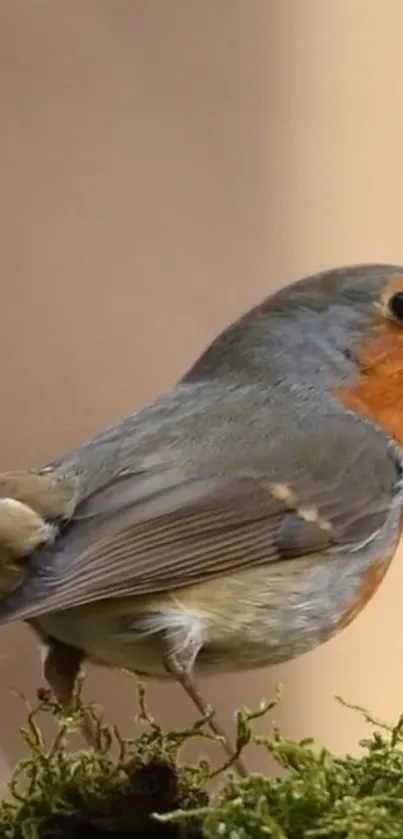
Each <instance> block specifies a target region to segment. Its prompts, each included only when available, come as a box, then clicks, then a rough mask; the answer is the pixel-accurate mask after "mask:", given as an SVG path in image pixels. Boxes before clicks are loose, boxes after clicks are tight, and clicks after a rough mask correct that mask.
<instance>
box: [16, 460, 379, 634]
mask: <svg viewBox="0 0 403 839" xmlns="http://www.w3.org/2000/svg"><path fill="white" fill-rule="evenodd" d="M177 479H178V475H176V477H175V479H173V477H172V475H170V474H169V471H168V473H161V475H160V476H159V479H154V483H153V491H152V492H149V493H144V492H142V490H141V483H142V476H139V475H127V476H123V477H121V478H120V479H119V480H118V481H115V483H114V485H111V484H109V485H108V486H107V487H105V489H104V490H100V491H98V492H97V493H96V494H95V495H94V497H93V498H90V499H89V500H88V501H86V502H84V503H83V504H82V505H81V506H80V507H79V508H78V509H77V515H76V517H75V519H73V521H72V523H71V524H70V525H69V526H68V527H67V529H66V530H65V532H64V534H63V535H62V536H61V537H60V539H59V540H58V542H57V544H56V545H55V546H51V547H49V548H48V549H47V550H46V551H45V552H44V551H41V552H40V553H39V554H38V555H37V557H36V558H35V561H34V562H33V563H32V566H31V572H30V573H29V575H28V577H27V579H26V580H25V581H24V582H23V583H22V585H21V586H19V587H18V588H17V589H16V590H15V591H14V592H13V593H12V594H11V595H9V596H7V597H6V598H4V599H3V600H2V601H1V603H0V621H4V620H17V619H27V618H30V617H35V616H37V615H39V614H45V613H49V612H51V611H57V610H61V609H67V608H72V607H75V606H78V605H83V604H84V603H87V602H90V601H93V600H96V599H106V598H114V597H128V596H136V595H146V594H150V593H152V592H158V591H166V590H169V589H172V588H177V587H184V586H187V585H191V584H195V583H198V582H201V581H203V580H206V579H211V578H214V577H216V576H222V575H226V574H230V573H231V572H234V571H237V570H238V571H239V570H242V569H244V568H247V567H253V566H255V567H257V566H261V565H265V564H267V563H269V562H276V561H280V560H286V559H288V558H290V557H297V556H302V555H304V554H309V553H312V552H315V551H317V550H323V549H326V548H329V547H331V546H332V545H334V546H336V547H337V546H338V545H340V544H343V543H344V544H345V543H347V542H354V541H356V540H357V538H362V537H364V538H365V537H368V536H369V535H371V533H373V532H374V531H375V530H376V528H377V527H379V526H380V525H381V524H382V522H383V521H384V520H385V517H386V515H387V510H388V508H389V503H390V499H389V497H388V498H386V497H383V496H380V497H377V498H376V499H375V501H374V499H372V501H371V503H364V500H363V499H362V497H361V498H360V499H358V500H357V501H356V502H354V500H352V499H351V498H350V499H348V502H349V503H348V506H347V502H346V500H345V496H344V500H343V498H342V497H340V498H337V493H335V491H334V488H333V489H332V490H331V492H330V495H329V493H328V492H327V489H326V487H324V486H318V485H317V483H315V488H314V489H313V485H312V486H311V487H309V485H306V486H305V487H304V490H303V493H302V488H301V489H300V490H299V492H298V494H296V493H295V492H294V491H293V489H292V488H290V487H287V486H284V485H282V484H269V483H268V482H267V480H266V479H264V478H263V476H252V477H249V476H246V477H238V478H211V479H205V480H194V481H189V480H188V481H184V480H182V481H178V480H177ZM146 480H147V478H146ZM139 485H140V487H139ZM164 486H165V488H164ZM321 510H323V511H330V510H331V512H332V518H330V517H329V516H328V517H327V519H326V518H325V517H324V515H325V514H324V513H323V514H322V513H321ZM336 521H337V526H335V522H336Z"/></svg>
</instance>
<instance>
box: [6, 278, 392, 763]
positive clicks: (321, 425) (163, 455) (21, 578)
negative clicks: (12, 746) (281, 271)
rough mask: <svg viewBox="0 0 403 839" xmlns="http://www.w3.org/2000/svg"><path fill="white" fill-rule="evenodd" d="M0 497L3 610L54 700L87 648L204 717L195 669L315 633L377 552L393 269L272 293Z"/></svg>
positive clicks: (388, 471) (263, 655)
mask: <svg viewBox="0 0 403 839" xmlns="http://www.w3.org/2000/svg"><path fill="white" fill-rule="evenodd" d="M0 499H1V502H0V624H7V623H11V622H13V621H25V622H27V623H28V624H29V625H30V626H31V627H32V629H33V630H34V631H35V632H36V634H37V635H38V637H39V639H40V641H41V644H43V645H44V647H45V649H46V651H47V652H46V656H45V665H44V668H45V676H46V678H47V680H48V682H49V684H50V686H51V688H52V689H53V691H54V693H55V695H56V697H57V698H58V701H60V702H61V703H62V704H63V705H64V706H65V707H66V706H68V704H69V702H70V701H71V696H72V690H73V687H74V682H75V679H76V677H77V674H78V672H79V670H80V668H81V666H82V665H83V663H84V662H85V661H86V660H89V661H95V662H97V663H98V664H101V665H104V666H106V667H110V668H118V669H123V670H126V671H129V672H132V673H134V674H136V675H137V676H139V677H149V678H156V679H160V680H165V679H173V680H176V681H177V682H179V683H180V684H181V685H182V687H183V688H184V689H185V691H186V692H187V694H188V695H189V697H190V698H191V699H192V700H193V702H194V703H195V705H196V706H197V708H198V709H199V711H201V712H202V713H206V712H207V709H208V705H207V703H206V702H205V699H204V696H203V694H202V692H201V690H200V687H199V677H200V676H203V675H210V674H225V673H230V672H241V671H251V670H255V669H258V668H265V667H269V666H272V665H276V664H279V663H281V662H286V661H290V660H292V659H295V658H296V657H298V656H299V655H301V654H303V653H306V652H308V651H309V650H312V649H313V648H315V647H316V646H318V645H319V644H322V643H324V642H326V641H327V640H329V639H331V638H332V637H334V636H335V635H336V634H338V633H339V632H340V631H341V630H343V629H344V628H346V627H347V626H349V625H350V624H351V622H352V621H353V620H354V619H355V618H356V617H357V616H358V615H359V614H360V612H361V611H362V609H363V608H364V607H365V606H366V604H367V603H368V602H369V600H370V599H371V598H372V596H373V595H374V594H375V592H376V590H377V589H378V587H379V585H380V584H381V582H382V580H383V578H384V576H385V574H386V572H387V570H388V568H389V566H390V563H391V561H392V558H393V556H394V554H395V552H396V549H397V546H398V544H399V540H400V537H401V532H402V509H403V266H399V265H393V264H390V265H389V264H360V265H352V266H345V267H337V268H331V269H327V270H324V271H322V272H320V273H317V274H314V275H311V276H308V277H304V278H302V279H299V280H297V281H294V282H291V283H290V284H288V285H287V286H284V287H282V288H279V289H277V290H275V291H273V292H272V293H271V294H270V295H269V296H267V297H266V298H265V299H264V300H263V301H262V302H260V303H258V304H257V305H255V306H254V307H253V308H252V309H250V310H249V311H247V312H246V313H245V314H243V315H242V316H240V317H239V318H238V319H237V320H236V321H234V322H233V323H232V324H230V325H229V326H227V327H225V328H224V329H223V331H222V332H221V333H220V334H219V335H218V336H217V337H216V338H215V339H214V340H213V341H212V343H211V344H210V345H209V346H207V348H206V349H205V350H204V351H203V352H202V353H201V355H200V356H199V357H198V358H197V359H196V360H195V361H194V362H193V364H192V365H191V366H190V368H189V369H188V370H187V371H186V372H185V373H184V375H183V376H182V377H181V378H180V379H179V381H177V382H176V383H175V384H174V386H173V387H172V388H171V389H170V390H167V391H166V392H163V393H161V394H160V395H158V396H157V398H156V399H154V400H153V401H151V402H150V403H148V404H146V405H144V406H142V407H140V408H138V409H136V410H135V412H134V413H132V414H131V415H130V416H128V417H126V418H124V419H123V420H122V421H120V422H117V423H116V424H114V425H113V426H111V427H109V428H107V429H106V430H105V431H103V432H102V433H100V434H98V435H97V436H96V437H95V438H94V439H92V440H90V441H88V442H86V443H84V444H82V445H81V446H79V447H78V448H76V449H75V450H74V451H72V452H69V453H67V454H65V455H62V456H60V457H58V458H56V459H54V460H53V461H51V462H49V463H47V464H45V466H43V467H42V468H40V469H38V470H31V471H24V470H21V471H20V472H10V473H2V474H0ZM10 517H11V518H13V521H12V522H11V519H10ZM18 522H19V523H18ZM4 557H8V560H7V561H5V559H4ZM3 567H4V569H5V571H4V579H2V571H1V569H2V568H3ZM10 568H12V569H13V570H12V571H10ZM7 569H8V571H7V573H6V570H7ZM210 724H211V726H212V727H213V730H214V731H216V732H218V733H220V735H222V736H223V738H224V742H225V748H226V750H227V753H228V755H230V756H232V757H233V758H234V760H235V757H236V755H235V751H234V748H233V747H232V746H231V744H230V742H229V740H228V739H225V735H224V734H223V730H222V728H221V727H220V726H219V724H218V722H217V721H216V720H215V717H214V716H213V717H212V719H211V720H210ZM236 766H237V768H238V770H239V771H240V772H242V773H243V774H245V771H246V770H245V767H244V766H243V764H241V762H238V763H237V764H236Z"/></svg>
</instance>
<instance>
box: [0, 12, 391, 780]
mask: <svg viewBox="0 0 403 839" xmlns="http://www.w3.org/2000/svg"><path fill="white" fill-rule="evenodd" d="M402 28H403V4H402V3H401V2H400V0H383V2H382V3H379V0H327V2H326V3H324V2H323V0H304V2H298V0H247V1H246V0H203V2H199V0H170V2H169V3H168V2H165V0H64V2H63V0H12V2H3V3H1V4H0V114H1V131H0V184H1V188H0V223H1V228H0V229H1V238H0V284H1V286H0V288H1V329H0V352H1V358H2V359H3V362H2V375H1V386H0V387H1V425H0V427H1V435H0V465H1V468H2V469H6V468H19V467H29V466H35V465H39V464H41V463H43V462H44V461H46V460H49V459H51V458H53V457H54V456H56V455H58V454H59V453H62V452H63V451H64V450H66V449H68V448H70V447H72V446H74V445H76V444H78V443H80V442H82V441H84V440H85V439H87V438H88V437H90V436H92V434H93V433H95V432H97V431H99V430H100V429H101V428H102V427H103V426H105V425H106V424H108V423H111V422H113V421H115V420H117V419H119V418H120V417H122V416H123V415H124V414H126V413H130V412H131V411H132V410H133V409H134V408H135V407H136V406H138V405H140V404H141V403H142V402H143V401H145V400H148V399H150V398H152V397H153V396H154V395H156V394H157V393H158V392H159V391H160V390H162V389H164V388H166V387H169V386H170V385H171V383H172V382H173V381H174V380H175V379H176V378H177V377H178V376H179V375H180V374H181V373H182V372H183V371H184V369H185V368H186V367H187V365H189V364H190V363H191V361H192V360H193V359H194V358H195V356H196V355H197V354H198V353H199V352H200V351H201V350H202V349H203V348H204V347H205V345H206V343H208V342H209V341H210V340H211V339H212V338H213V337H214V336H215V334H216V333H217V332H218V331H220V330H221V329H222V328H223V327H224V326H225V325H226V324H227V323H228V322H229V321H231V320H232V319H233V318H234V317H235V316H237V315H239V314H240V313H241V312H242V311H243V310H245V309H246V308H247V307H249V306H251V305H252V304H254V303H256V302H257V301H258V300H260V299H261V298H262V297H263V296H264V295H265V294H267V293H268V292H269V291H270V290H271V289H273V288H275V287H277V286H279V285H281V284H283V283H285V282H288V281H290V280H294V279H297V278H298V277H300V276H301V275H303V274H305V273H308V272H313V271H316V270H319V269H322V268H326V267H331V266H335V265H339V264H342V263H350V262H360V261H390V262H393V261H396V262H399V261H400V262H403V225H402V202H403V51H402V41H401V32H402ZM402 563H403V555H402V554H401V555H400V556H397V557H396V559H395V562H394V564H393V567H392V569H391V571H390V573H389V574H388V576H387V579H386V581H385V582H384V583H383V585H382V587H381V590H380V591H378V593H377V595H376V597H375V598H374V599H373V601H372V602H371V603H370V605H369V606H368V607H367V609H366V610H365V612H364V613H363V614H362V615H361V616H360V617H359V619H358V620H357V621H356V623H355V624H354V625H353V626H352V627H350V628H349V629H348V630H346V631H345V633H344V634H342V635H341V636H339V637H338V638H336V639H334V640H332V641H331V642H330V643H328V644H327V645H326V646H325V647H323V648H322V649H319V650H316V651H315V652H313V653H311V654H309V655H306V656H304V657H303V658H301V659H300V660H298V661H296V662H293V663H292V664H290V665H288V666H285V667H281V668H277V669H275V670H271V671H268V672H260V673H253V674H249V675H247V677H246V676H245V675H243V676H241V677H225V679H221V680H207V681H206V682H205V683H204V691H205V693H206V695H207V696H208V698H209V700H210V701H211V702H212V703H213V704H214V705H215V706H216V708H217V711H218V713H219V714H220V717H221V718H222V719H223V720H224V721H226V724H227V726H228V727H229V728H230V727H231V725H232V720H233V712H234V709H235V708H236V707H237V706H238V705H240V704H248V705H253V704H257V703H259V702H260V700H261V699H262V698H264V697H267V696H269V695H271V694H272V693H273V691H274V687H275V685H276V683H277V682H278V681H281V682H283V684H284V698H283V700H282V703H281V706H280V708H279V709H278V710H277V711H276V712H275V717H276V720H277V721H278V722H279V723H280V725H281V727H282V729H283V731H284V733H287V734H289V735H292V736H301V737H302V736H307V735H313V736H314V737H316V738H317V739H318V740H319V741H321V742H324V743H325V744H326V745H328V746H330V747H331V748H333V749H335V750H337V751H343V750H346V749H347V750H349V751H355V750H356V748H357V745H356V744H357V739H358V737H360V736H362V734H363V733H364V731H365V727H364V723H363V722H362V720H361V719H360V718H359V717H357V716H356V715H355V714H353V713H350V712H347V711H346V710H344V709H343V708H341V707H340V706H339V705H338V704H337V702H336V701H335V698H334V696H335V694H341V695H342V696H343V697H345V698H346V699H349V700H350V701H352V702H358V703H363V704H365V705H367V706H369V707H370V709H371V710H372V711H373V713H374V714H377V715H379V716H383V717H385V718H387V719H390V720H393V719H394V718H395V716H396V715H397V714H398V713H399V712H401V711H402V710H403V675H402V672H401V661H402V652H403V649H402V646H403V641H402V625H401V615H402V601H403V592H402V584H403V568H402ZM39 685H40V663H39V655H38V651H37V647H36V643H35V641H34V640H33V639H32V637H31V635H30V632H29V630H28V629H27V628H25V627H20V626H18V627H10V628H6V629H3V628H2V629H1V632H0V748H1V759H2V761H3V764H2V766H1V767H0V770H1V771H0V776H1V779H2V782H3V783H4V780H5V779H6V777H7V775H8V773H9V770H10V767H12V766H13V765H14V763H15V760H16V758H17V757H18V756H20V755H21V754H22V753H23V748H22V746H21V744H20V741H19V736H18V726H19V725H21V724H22V723H23V722H24V718H25V714H26V711H25V708H24V705H23V703H22V701H21V700H20V699H18V698H17V697H16V695H15V691H17V692H23V693H24V694H26V695H27V696H28V697H30V698H31V699H34V697H35V689H36V688H37V687H38V686H39ZM86 695H87V696H89V697H91V698H93V699H96V700H97V701H99V702H101V703H102V704H103V705H104V706H105V709H106V712H107V716H108V718H109V719H111V721H119V723H120V724H121V725H122V728H123V730H124V731H125V732H128V731H130V730H131V727H132V722H131V718H132V716H133V714H134V713H135V703H134V696H135V691H134V683H133V680H132V679H129V678H128V677H125V676H123V675H119V674H111V673H105V672H103V671H99V670H98V671H95V670H94V671H91V673H90V675H89V679H88V681H87V684H86ZM149 702H150V704H151V708H152V711H153V712H154V714H155V715H156V716H158V719H159V720H160V721H161V722H163V723H164V724H166V725H171V726H172V725H179V724H182V723H184V722H186V723H187V722H190V721H191V720H193V719H194V712H193V708H192V707H191V706H190V704H189V702H188V700H187V699H186V697H185V696H184V695H182V692H181V689H180V688H179V687H177V686H175V685H172V686H168V687H165V686H164V687H159V686H158V685H152V687H151V689H150V692H149ZM203 748H204V747H203ZM265 760H266V758H265V757H264V756H263V755H261V754H259V753H256V752H252V753H251V756H250V765H251V767H253V768H261V767H262V766H263V764H264V761H265Z"/></svg>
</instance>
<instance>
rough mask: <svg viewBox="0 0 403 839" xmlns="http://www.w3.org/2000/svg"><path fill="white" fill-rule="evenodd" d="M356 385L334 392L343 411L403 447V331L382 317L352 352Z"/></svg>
mask: <svg viewBox="0 0 403 839" xmlns="http://www.w3.org/2000/svg"><path fill="white" fill-rule="evenodd" d="M354 350H355V354H356V357H357V360H358V363H359V372H358V374H357V379H356V381H355V382H354V383H353V384H352V385H351V386H348V387H339V388H335V393H336V395H337V396H338V398H339V399H340V400H341V402H343V404H344V405H346V407H348V408H351V409H352V410H354V411H355V412H356V413H359V414H361V415H362V416H364V417H366V418H367V419H370V420H372V421H373V422H375V423H377V424H378V425H380V426H381V427H382V428H384V429H385V431H386V432H387V434H389V435H390V436H392V437H394V438H395V439H396V441H397V442H398V443H400V444H401V445H402V447H403V327H401V326H399V325H398V324H395V323H393V322H392V321H390V320H387V319H386V318H383V317H382V316H381V315H380V316H379V318H377V320H376V322H374V325H373V329H372V332H371V334H370V335H369V336H367V337H366V338H365V339H364V340H363V342H362V344H361V345H358V346H356V347H355V348H354Z"/></svg>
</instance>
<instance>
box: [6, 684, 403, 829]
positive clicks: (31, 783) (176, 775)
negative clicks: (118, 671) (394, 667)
mask: <svg viewBox="0 0 403 839" xmlns="http://www.w3.org/2000/svg"><path fill="white" fill-rule="evenodd" d="M139 700H140V715H139V716H140V719H142V720H143V721H144V722H145V724H146V725H147V730H145V731H144V733H142V734H141V736H140V737H139V738H137V739H136V740H122V738H121V737H120V735H119V733H118V731H116V730H111V729H109V728H107V727H106V726H104V724H103V722H102V719H101V718H99V717H98V716H97V715H96V714H95V712H94V709H93V708H88V707H85V708H83V706H82V705H81V703H80V700H79V699H78V700H77V706H76V707H77V710H76V712H75V714H74V715H73V718H72V719H70V720H68V721H67V720H65V719H63V718H62V717H61V715H60V711H59V709H58V707H57V706H56V705H55V704H54V703H52V701H51V700H50V699H49V698H48V697H42V699H41V701H40V703H39V706H38V708H37V709H35V711H30V713H29V716H28V724H27V727H26V729H25V730H24V731H23V736H24V739H25V741H26V743H27V745H28V748H29V757H28V758H27V760H25V761H23V762H22V763H21V764H20V765H19V766H18V767H17V770H16V773H15V776H14V778H13V781H12V783H11V797H10V799H9V800H8V801H5V802H3V803H2V804H1V805H0V839H3V837H4V839H25V837H30V839H31V837H32V839H67V837H74V839H81V837H85V839H101V838H102V837H104V839H107V837H110V839H113V837H120V839H129V837H130V839H132V837H136V839H142V837H144V838H145V839H164V838H166V839H176V837H178V839H179V837H181V838H182V839H199V837H200V839H201V837H205V839H216V837H217V838H218V837H224V839H258V837H267V839H403V717H402V718H401V719H400V720H398V722H397V723H396V725H394V726H388V725H385V724H384V723H380V722H379V721H376V720H374V719H372V718H371V716H370V715H369V714H368V713H367V712H366V711H364V710H363V709H355V710H356V711H357V710H358V711H359V712H360V713H362V714H364V716H365V718H366V720H367V722H368V723H369V725H370V726H371V732H370V736H369V737H368V738H367V739H366V740H365V741H362V742H361V744H360V745H361V747H362V751H361V754H360V756H359V757H350V756H346V757H343V758H340V757H336V756H334V755H332V754H331V753H330V752H329V751H327V750H325V749H322V750H320V749H317V748H315V747H314V745H313V743H312V741H307V740H305V741H301V742H295V741H292V740H289V739H287V738H284V737H283V736H282V735H281V734H280V732H279V731H278V730H277V729H276V728H274V729H273V730H272V731H271V733H270V735H269V736H265V737H262V736H256V735H254V734H253V732H252V726H253V720H254V719H255V718H256V717H258V716H263V715H264V714H266V713H268V711H269V710H270V709H271V708H273V706H274V705H275V704H276V701H277V700H275V702H272V703H268V704H266V705H264V706H262V708H261V709H260V710H259V711H258V712H250V711H242V712H239V713H238V715H237V751H238V752H241V751H242V750H243V749H244V748H245V746H246V745H247V744H248V743H249V742H250V741H251V740H252V741H254V742H257V743H259V744H260V745H261V746H262V748H265V749H267V750H268V751H269V752H270V754H271V755H273V756H274V757H275V758H276V760H277V762H278V763H279V765H281V766H282V767H283V768H284V769H285V770H286V772H285V773H284V775H282V776H281V777H265V776H262V775H258V774H252V775H250V776H249V777H248V778H246V779H239V778H238V777H236V776H235V775H234V774H233V772H232V771H231V767H230V766H228V765H225V766H224V767H223V768H222V770H221V783H220V787H219V789H218V790H217V792H216V793H215V795H214V797H212V796H211V797H209V794H208V793H207V791H206V786H207V784H208V781H209V778H210V777H211V775H212V774H216V773H212V770H211V767H210V766H209V764H208V763H207V762H205V761H201V762H200V763H199V764H197V765H196V766H182V765H181V764H180V755H179V752H180V749H181V746H182V744H183V743H184V742H185V741H187V740H188V739H189V738H190V737H197V736H206V737H207V736H209V735H208V733H207V732H206V731H205V723H206V721H205V720H201V721H199V722H198V723H196V725H195V726H194V727H193V728H192V729H190V730H187V731H171V732H166V733H164V732H163V731H162V730H161V729H160V727H159V726H158V725H157V724H156V723H155V721H154V720H153V719H152V718H151V717H150V716H149V714H148V711H147V709H146V707H145V703H144V692H143V690H142V689H141V688H140V690H139ZM41 711H47V712H48V713H52V714H54V715H55V716H56V717H57V718H58V722H59V733H58V735H57V737H56V739H55V741H54V742H53V744H52V745H51V746H50V748H45V745H44V744H43V742H42V738H41V734H40V730H39V728H38V725H37V722H36V718H37V715H38V713H40V712H41ZM84 712H85V713H86V714H88V713H90V714H91V715H92V718H93V720H94V721H97V726H98V738H97V739H98V747H97V749H96V750H91V751H86V752H79V753H77V754H73V755H71V754H68V753H67V752H66V748H65V746H66V739H67V737H68V734H69V731H70V729H71V728H72V727H74V726H75V725H77V722H78V721H79V720H80V719H82V715H83V713H84ZM155 814H157V815H155Z"/></svg>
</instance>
